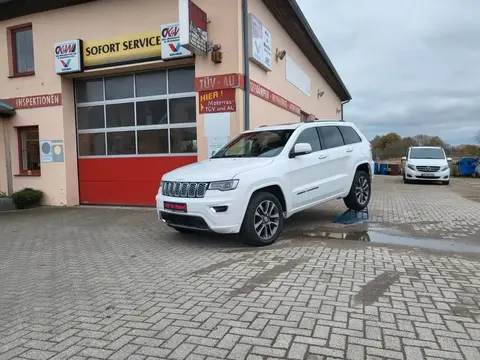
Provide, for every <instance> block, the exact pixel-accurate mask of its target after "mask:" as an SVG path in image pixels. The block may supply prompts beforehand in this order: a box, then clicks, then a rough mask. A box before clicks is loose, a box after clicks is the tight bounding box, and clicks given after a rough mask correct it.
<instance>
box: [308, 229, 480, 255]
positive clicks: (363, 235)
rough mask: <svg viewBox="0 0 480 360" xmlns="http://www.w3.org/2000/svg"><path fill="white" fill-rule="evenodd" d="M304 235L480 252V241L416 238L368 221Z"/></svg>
mask: <svg viewBox="0 0 480 360" xmlns="http://www.w3.org/2000/svg"><path fill="white" fill-rule="evenodd" d="M302 236H303V237H312V238H323V239H332V240H354V241H361V242H370V243H373V244H386V245H388V244H391V245H403V246H411V247H416V248H423V249H430V250H441V251H450V252H459V253H480V243H478V244H476V243H473V242H469V241H462V240H445V239H428V238H414V237H411V236H406V235H404V234H392V233H390V231H389V230H387V229H385V230H383V231H382V229H381V228H374V229H369V227H368V223H366V222H365V223H363V224H359V225H358V226H354V227H346V228H331V229H330V228H328V229H315V230H311V231H306V232H304V233H302Z"/></svg>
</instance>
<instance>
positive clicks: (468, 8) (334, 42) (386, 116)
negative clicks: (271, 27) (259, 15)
mask: <svg viewBox="0 0 480 360" xmlns="http://www.w3.org/2000/svg"><path fill="white" fill-rule="evenodd" d="M297 2H298V4H299V5H300V7H301V9H302V11H303V13H304V14H305V16H306V17H307V20H308V21H309V23H310V25H311V27H312V28H313V30H314V31H315V33H316V35H317V37H318V39H319V40H320V42H321V43H322V46H323V47H324V48H325V50H326V52H327V54H328V55H329V57H330V59H331V60H332V62H333V64H334V65H335V67H336V69H337V71H338V72H339V74H340V76H341V77H342V80H343V81H344V82H345V84H346V86H347V88H348V89H349V91H350V93H351V94H352V97H353V100H352V101H351V102H350V103H349V104H347V105H345V120H347V121H353V122H355V123H356V124H357V125H358V126H359V127H360V128H361V129H362V131H364V132H365V134H366V135H367V136H368V137H370V138H373V137H374V136H375V135H377V134H384V133H387V132H390V131H396V132H398V133H399V134H400V135H402V136H411V135H416V134H419V133H425V134H428V135H438V136H440V137H441V138H443V139H444V140H445V141H446V142H448V143H451V144H460V143H469V142H472V141H473V133H474V132H475V131H476V130H477V129H478V128H479V127H480V126H479V124H480V62H479V59H480V41H479V40H478V34H480V1H479V0H441V1H440V0H421V1H416V0H402V1H393V0H335V1H332V0H297Z"/></svg>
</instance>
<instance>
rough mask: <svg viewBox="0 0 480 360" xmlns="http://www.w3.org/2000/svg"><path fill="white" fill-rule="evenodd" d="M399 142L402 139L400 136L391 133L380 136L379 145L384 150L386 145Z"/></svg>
mask: <svg viewBox="0 0 480 360" xmlns="http://www.w3.org/2000/svg"><path fill="white" fill-rule="evenodd" d="M400 140H402V137H401V136H400V135H398V134H397V133H394V132H391V133H388V134H387V135H383V136H382V138H381V140H380V144H381V146H382V148H383V149H385V147H386V146H387V144H393V143H395V142H397V141H400Z"/></svg>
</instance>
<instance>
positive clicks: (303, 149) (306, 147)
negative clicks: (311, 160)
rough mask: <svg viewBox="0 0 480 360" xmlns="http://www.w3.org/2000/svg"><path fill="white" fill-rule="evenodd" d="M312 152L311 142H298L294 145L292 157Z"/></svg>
mask: <svg viewBox="0 0 480 360" xmlns="http://www.w3.org/2000/svg"><path fill="white" fill-rule="evenodd" d="M311 152H312V146H311V145H310V144H309V143H298V144H295V146H294V147H293V153H292V154H291V157H292V158H293V157H296V156H300V155H306V154H310V153H311Z"/></svg>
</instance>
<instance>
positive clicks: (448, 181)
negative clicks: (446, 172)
mask: <svg viewBox="0 0 480 360" xmlns="http://www.w3.org/2000/svg"><path fill="white" fill-rule="evenodd" d="M442 185H450V180H447V181H442Z"/></svg>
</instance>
